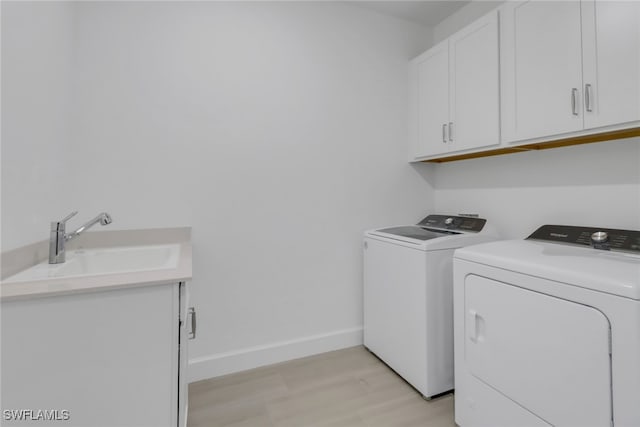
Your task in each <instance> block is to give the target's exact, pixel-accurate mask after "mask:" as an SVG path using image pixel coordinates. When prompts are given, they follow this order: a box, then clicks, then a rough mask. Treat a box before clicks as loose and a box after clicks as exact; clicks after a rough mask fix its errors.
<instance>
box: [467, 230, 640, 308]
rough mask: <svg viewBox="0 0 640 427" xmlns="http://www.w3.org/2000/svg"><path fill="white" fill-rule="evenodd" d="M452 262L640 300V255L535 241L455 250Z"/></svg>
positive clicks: (508, 241) (501, 242) (505, 242)
mask: <svg viewBox="0 0 640 427" xmlns="http://www.w3.org/2000/svg"><path fill="white" fill-rule="evenodd" d="M454 258H456V259H461V260H467V261H472V262H476V263H480V264H485V265H489V266H492V267H497V268H501V269H505V270H510V271H515V272H518V273H523V274H527V275H530V276H536V277H541V278H544V279H549V280H553V281H557V282H562V283H567V284H570V285H574V286H579V287H582V288H587V289H592V290H595V291H600V292H606V293H609V294H613V295H619V296H622V297H626V298H632V299H634V300H640V255H637V254H634V253H625V252H613V251H603V250H598V249H592V248H589V247H578V246H569V245H563V244H557V243H548V242H542V241H536V240H505V241H500V242H492V243H484V244H480V245H475V246H471V247H465V248H461V249H458V250H456V252H455V255H454Z"/></svg>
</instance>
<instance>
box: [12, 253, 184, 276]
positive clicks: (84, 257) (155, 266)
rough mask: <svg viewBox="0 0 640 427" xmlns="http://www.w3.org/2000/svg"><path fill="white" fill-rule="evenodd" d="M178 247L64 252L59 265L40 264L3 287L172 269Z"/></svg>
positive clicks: (24, 271) (174, 264)
mask: <svg viewBox="0 0 640 427" xmlns="http://www.w3.org/2000/svg"><path fill="white" fill-rule="evenodd" d="M179 255H180V245H179V244H171V245H150V246H124V247H115V248H95V249H78V250H73V251H68V252H67V260H66V262H64V263H62V264H49V263H48V261H44V262H42V263H40V264H37V265H34V266H33V267H30V268H28V269H26V270H23V271H21V272H20V273H18V274H15V275H13V276H11V277H8V278H6V279H5V280H3V282H5V283H10V282H25V281H33V280H43V279H61V278H65V277H78V276H96V275H101V274H115V273H132V272H136V271H150V270H164V269H168V268H176V267H177V265H178V257H179Z"/></svg>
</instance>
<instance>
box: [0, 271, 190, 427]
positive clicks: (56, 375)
mask: <svg viewBox="0 0 640 427" xmlns="http://www.w3.org/2000/svg"><path fill="white" fill-rule="evenodd" d="M186 295H187V294H186V285H185V284H184V283H173V284H166V285H155V286H146V287H133V288H128V289H119V290H109V291H104V292H93V293H82V294H73V295H65V296H53V297H43V298H34V299H28V300H17V301H7V302H3V303H2V313H1V316H2V361H1V363H2V380H1V381H2V410H3V414H2V425H3V426H12V425H16V426H27V425H38V426H47V425H65V426H82V427H90V426H109V427H116V426H153V427H160V426H178V425H180V427H183V426H184V425H185V424H186V417H185V415H186V414H185V411H186V395H185V392H186V375H185V372H184V366H185V363H186V360H185V359H186V339H187V337H186V336H185V335H186V334H185V331H186V326H185V325H186V318H185V315H186V313H185V312H184V308H185V307H186ZM181 359H182V360H181ZM181 362H182V363H181ZM181 365H182V369H181ZM181 394H182V396H181ZM21 411H22V412H21ZM61 420H64V421H61Z"/></svg>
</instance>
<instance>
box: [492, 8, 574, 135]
mask: <svg viewBox="0 0 640 427" xmlns="http://www.w3.org/2000/svg"><path fill="white" fill-rule="evenodd" d="M502 11H503V15H502V23H503V26H502V31H503V34H502V35H503V37H502V42H503V45H502V49H503V50H502V52H503V57H502V58H503V62H502V118H503V128H502V131H503V137H504V141H507V142H511V141H518V140H524V139H530V138H537V137H543V136H546V135H554V134H562V133H566V132H573V131H577V130H581V129H582V127H583V114H582V95H581V94H582V55H581V51H582V47H581V29H580V26H581V22H580V21H581V18H580V2H578V1H559V2H550V1H535V0H531V1H525V2H507V4H505V6H504V7H503V8H502Z"/></svg>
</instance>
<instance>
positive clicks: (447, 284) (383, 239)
mask: <svg viewBox="0 0 640 427" xmlns="http://www.w3.org/2000/svg"><path fill="white" fill-rule="evenodd" d="M489 240H495V237H494V234H493V233H492V232H491V231H490V227H488V226H487V225H486V220H484V219H481V218H477V217H468V216H446V215H429V216H427V217H426V218H424V219H423V220H422V221H420V222H419V223H418V224H417V225H409V226H397V227H390V228H384V229H380V230H371V231H367V232H366V233H365V236H364V345H365V346H366V347H367V348H368V349H369V350H370V351H371V352H373V353H374V354H375V355H376V356H378V357H379V358H380V359H382V360H383V361H384V362H385V363H386V364H387V365H389V366H390V367H391V368H392V369H393V370H395V371H396V372H397V373H398V374H399V375H401V376H402V377H403V378H404V379H405V380H406V381H407V382H409V383H410V384H411V385H412V386H413V387H415V388H416V389H417V390H418V391H420V393H422V394H423V395H424V396H425V397H426V398H431V397H432V396H434V395H437V394H441V393H444V392H447V391H449V390H451V389H452V388H453V303H452V286H453V283H452V280H453V279H452V274H453V267H452V258H453V251H454V250H455V249H456V248H460V247H463V246H467V245H472V244H476V243H482V242H487V241H489Z"/></svg>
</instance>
